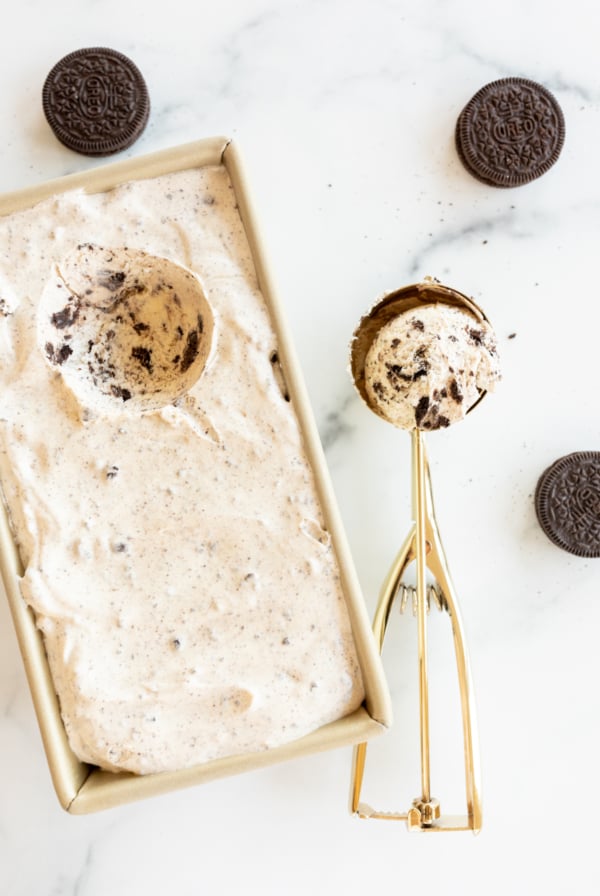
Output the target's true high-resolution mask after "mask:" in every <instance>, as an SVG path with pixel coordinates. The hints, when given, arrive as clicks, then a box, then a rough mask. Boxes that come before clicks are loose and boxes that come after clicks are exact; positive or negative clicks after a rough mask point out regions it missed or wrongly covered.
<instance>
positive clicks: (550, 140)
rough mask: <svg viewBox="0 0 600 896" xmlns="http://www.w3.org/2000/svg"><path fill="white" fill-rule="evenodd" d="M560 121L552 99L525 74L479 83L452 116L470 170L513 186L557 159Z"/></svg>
mask: <svg viewBox="0 0 600 896" xmlns="http://www.w3.org/2000/svg"><path fill="white" fill-rule="evenodd" d="M564 139H565V121H564V116H563V113H562V110H561V108H560V106H559V105H558V103H557V101H556V99H555V98H554V97H553V95H552V94H551V93H550V91H549V90H547V89H546V88H545V87H543V86H542V85H541V84H537V83H536V82H535V81H528V80H527V79H526V78H502V79H500V80H499V81H492V82H491V83H490V84H486V85H485V87H482V88H481V90H479V91H478V92H477V93H476V94H475V96H474V97H473V98H472V99H471V100H470V101H469V102H468V103H467V105H466V106H465V108H464V109H463V110H462V112H461V113H460V115H459V117H458V120H457V122H456V131H455V140H456V149H457V152H458V155H459V157H460V159H461V161H462V163H463V165H464V166H465V168H466V169H467V171H469V173H470V174H472V175H473V177H476V178H477V179H478V180H480V181H482V182H483V183H485V184H488V185H490V186H493V187H518V186H521V185H522V184H527V183H530V181H532V180H535V179H536V178H538V177H540V176H541V175H542V174H544V173H545V172H546V171H548V169H549V168H551V167H552V165H554V163H555V162H556V160H557V159H558V157H559V155H560V152H561V149H562V147H563V143H564Z"/></svg>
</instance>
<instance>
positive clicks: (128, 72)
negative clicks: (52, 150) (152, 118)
mask: <svg viewBox="0 0 600 896" xmlns="http://www.w3.org/2000/svg"><path fill="white" fill-rule="evenodd" d="M42 105H43V109H44V114H45V116H46V118H47V120H48V124H49V125H50V127H51V128H52V130H53V132H54V134H55V135H56V137H57V138H58V139H59V140H60V141H61V143H64V145H65V146H68V147H69V149H73V150H75V152H80V153H82V154H83V155H87V156H107V155H111V154H112V153H115V152H120V151H121V150H123V149H127V147H129V146H131V145H132V143H134V142H135V140H137V138H138V137H139V136H140V134H141V133H142V131H143V130H144V128H145V126H146V123H147V121H148V116H149V114H150V98H149V96H148V90H147V87H146V82H145V81H144V78H143V77H142V74H141V72H140V71H139V69H138V68H137V66H136V65H134V63H133V62H132V61H131V59H128V58H127V56H124V55H123V54H122V53H118V52H117V51H116V50H109V49H107V48H106V47H90V48H87V49H81V50H76V51H75V52H74V53H69V54H68V56H65V57H63V59H61V60H60V61H59V62H57V63H56V65H55V66H54V68H53V69H52V70H51V71H50V73H49V74H48V77H47V78H46V81H45V83H44V87H43V90H42Z"/></svg>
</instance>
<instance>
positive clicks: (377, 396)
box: [365, 303, 500, 430]
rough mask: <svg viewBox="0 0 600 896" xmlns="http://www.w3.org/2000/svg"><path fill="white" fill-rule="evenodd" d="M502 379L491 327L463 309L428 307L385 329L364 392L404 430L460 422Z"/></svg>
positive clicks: (372, 353) (370, 355) (368, 364)
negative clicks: (483, 393)
mask: <svg viewBox="0 0 600 896" xmlns="http://www.w3.org/2000/svg"><path fill="white" fill-rule="evenodd" d="M499 379H500V367H499V362H498V354H497V348H496V338H495V335H494V332H493V330H492V328H491V327H490V325H489V324H488V323H487V322H486V321H484V320H478V319H477V318H475V317H474V316H473V315H471V314H469V313H467V312H465V311H462V310H461V309H460V308H455V307H454V306H450V305H446V304H444V303H433V304H426V305H423V306H421V307H419V308H414V309H412V310H410V311H406V312H404V313H403V314H399V315H398V316H397V317H395V318H393V319H392V320H391V321H390V322H389V323H387V324H385V325H384V326H383V327H382V328H381V329H380V330H379V332H378V333H377V335H376V337H375V339H374V340H373V342H372V344H371V347H370V348H369V351H368V352H367V356H366V359H365V388H366V391H367V395H368V397H369V401H370V402H371V404H372V406H373V407H374V409H376V410H377V411H378V413H379V414H380V415H381V416H382V417H384V418H385V419H386V420H388V421H389V422H390V423H393V424H394V426H399V427H401V428H402V429H408V430H412V429H424V430H431V429H440V428H441V427H445V426H450V424H451V423H456V422H457V421H459V420H462V419H463V417H464V416H465V414H466V413H467V411H468V410H469V408H470V407H471V405H473V404H474V403H475V402H476V401H477V399H478V398H479V396H480V394H481V393H482V392H484V391H488V390H491V389H493V388H494V386H495V384H496V383H497V382H498V380H499Z"/></svg>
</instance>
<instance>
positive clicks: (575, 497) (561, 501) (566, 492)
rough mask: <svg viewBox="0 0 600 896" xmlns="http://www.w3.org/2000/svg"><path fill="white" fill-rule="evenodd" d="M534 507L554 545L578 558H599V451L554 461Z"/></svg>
mask: <svg viewBox="0 0 600 896" xmlns="http://www.w3.org/2000/svg"><path fill="white" fill-rule="evenodd" d="M535 510H536V514H537V518H538V520H539V523H540V526H541V527H542V529H543V530H544V532H545V533H546V535H547V536H548V538H549V539H550V541H552V542H553V543H554V544H555V545H557V546H558V547H559V548H563V550H565V551H569V553H571V554H576V555H577V556H579V557H600V451H577V452H574V453H573V454H567V455H565V456H564V457H561V458H559V459H558V460H557V461H555V462H554V463H553V464H552V465H551V466H550V467H548V469H547V470H545V471H544V472H543V473H542V475H541V476H540V478H539V480H538V484H537V487H536V491H535Z"/></svg>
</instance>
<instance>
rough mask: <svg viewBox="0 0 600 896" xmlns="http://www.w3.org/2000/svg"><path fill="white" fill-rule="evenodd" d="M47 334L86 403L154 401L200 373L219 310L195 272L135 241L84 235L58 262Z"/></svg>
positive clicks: (151, 406) (48, 294)
mask: <svg viewBox="0 0 600 896" xmlns="http://www.w3.org/2000/svg"><path fill="white" fill-rule="evenodd" d="M39 329H40V344H41V346H42V349H43V351H44V354H45V356H46V358H47V359H48V361H49V362H50V364H52V365H53V366H54V367H56V368H57V369H59V370H60V373H61V375H62V376H63V377H64V380H65V382H66V383H67V385H68V386H69V388H71V389H72V390H73V392H74V393H75V394H76V395H77V397H78V399H79V401H80V402H81V404H82V405H83V406H84V407H90V408H91V407H96V406H99V407H100V408H102V409H103V410H104V411H105V412H110V411H111V410H112V411H115V410H123V405H124V404H125V403H127V410H128V411H133V412H137V411H149V410H156V409H157V408H160V407H163V406H165V405H168V404H171V403H172V402H173V401H175V400H176V399H177V398H179V397H180V396H181V395H183V394H184V392H187V391H188V390H189V389H190V387H191V386H192V385H193V384H194V383H195V382H196V380H197V379H198V377H199V376H200V375H201V373H202V371H203V369H204V366H205V364H206V361H207V359H208V355H209V352H210V347H211V342H212V331H213V315H212V311H211V309H210V306H209V304H208V301H207V299H206V296H205V295H204V290H203V288H202V285H201V283H200V281H199V279H198V277H197V276H196V275H194V274H193V273H192V272H191V271H188V270H186V269H185V268H183V267H182V266H181V265H179V264H175V263H174V262H173V261H170V260H169V259H168V258H160V257H157V256H153V255H149V254H148V253H146V252H142V251H140V250H136V249H128V248H121V247H118V248H103V247H101V246H95V245H92V244H84V245H80V246H78V247H77V249H76V250H74V251H72V252H70V253H69V254H68V255H67V256H66V257H65V258H63V259H61V260H60V261H59V262H58V263H57V264H56V265H55V266H54V268H53V271H52V276H51V278H50V280H49V282H48V284H47V286H46V288H45V290H44V292H43V294H42V297H41V301H40V309H39Z"/></svg>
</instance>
